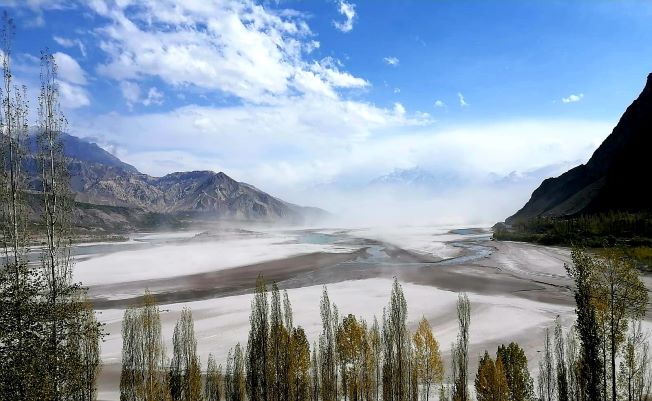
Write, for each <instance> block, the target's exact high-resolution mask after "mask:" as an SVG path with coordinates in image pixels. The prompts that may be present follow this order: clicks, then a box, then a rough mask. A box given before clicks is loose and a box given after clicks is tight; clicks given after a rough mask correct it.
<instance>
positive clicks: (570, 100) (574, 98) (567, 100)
mask: <svg viewBox="0 0 652 401" xmlns="http://www.w3.org/2000/svg"><path fill="white" fill-rule="evenodd" d="M583 97H584V94H583V93H580V94H577V95H569V96H568V97H565V98H562V99H561V101H562V102H563V103H575V102H579V101H580V100H582V98H583Z"/></svg>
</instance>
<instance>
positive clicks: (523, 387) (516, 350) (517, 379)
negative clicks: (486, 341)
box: [496, 342, 534, 401]
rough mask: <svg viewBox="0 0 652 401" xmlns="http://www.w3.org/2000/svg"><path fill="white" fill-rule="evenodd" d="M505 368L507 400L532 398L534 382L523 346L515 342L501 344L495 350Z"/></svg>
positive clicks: (521, 400) (525, 400) (524, 400)
mask: <svg viewBox="0 0 652 401" xmlns="http://www.w3.org/2000/svg"><path fill="white" fill-rule="evenodd" d="M498 359H500V361H501V363H502V366H503V367H504V369H505V378H506V379H507V388H508V390H509V401H530V400H533V399H534V384H533V381H532V378H531V377H530V371H529V370H528V365H527V356H526V355H525V351H523V348H521V347H519V345H518V344H517V343H515V342H512V343H510V344H509V345H507V346H505V345H501V346H499V347H498V351H497V352H496V360H498Z"/></svg>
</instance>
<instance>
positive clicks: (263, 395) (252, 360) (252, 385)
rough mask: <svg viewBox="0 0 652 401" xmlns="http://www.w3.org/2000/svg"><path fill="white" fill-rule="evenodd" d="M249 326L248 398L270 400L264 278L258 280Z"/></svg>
mask: <svg viewBox="0 0 652 401" xmlns="http://www.w3.org/2000/svg"><path fill="white" fill-rule="evenodd" d="M249 324H250V331H249V340H248V343H247V362H246V365H247V366H246V389H247V396H248V398H249V399H250V400H268V390H269V384H268V377H269V375H268V369H269V358H268V356H269V349H268V347H269V344H268V341H269V307H268V300H267V285H266V284H265V280H264V279H263V277H262V276H259V277H258V279H257V280H256V290H255V293H254V299H253V300H252V301H251V316H250V317H249Z"/></svg>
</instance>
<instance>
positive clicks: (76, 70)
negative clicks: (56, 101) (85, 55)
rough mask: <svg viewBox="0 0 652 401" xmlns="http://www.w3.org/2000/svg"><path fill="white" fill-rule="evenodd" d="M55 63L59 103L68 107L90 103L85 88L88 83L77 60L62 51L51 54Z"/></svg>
mask: <svg viewBox="0 0 652 401" xmlns="http://www.w3.org/2000/svg"><path fill="white" fill-rule="evenodd" d="M53 56H54V60H55V61H56V63H57V68H58V78H59V92H60V94H61V103H62V104H63V106H64V107H67V108H69V109H76V108H79V107H84V106H88V105H90V103H91V101H90V96H89V94H88V92H87V90H86V88H85V86H86V84H87V83H88V81H87V79H86V71H84V69H83V68H82V67H81V66H80V65H79V63H78V62H77V60H75V59H74V58H72V57H71V56H70V55H68V54H66V53H62V52H56V53H54V54H53Z"/></svg>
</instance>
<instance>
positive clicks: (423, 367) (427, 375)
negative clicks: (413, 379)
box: [412, 317, 444, 401]
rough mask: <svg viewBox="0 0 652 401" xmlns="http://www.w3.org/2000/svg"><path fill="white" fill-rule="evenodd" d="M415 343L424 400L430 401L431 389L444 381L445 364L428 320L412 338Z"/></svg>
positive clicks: (420, 324) (422, 321) (415, 356)
mask: <svg viewBox="0 0 652 401" xmlns="http://www.w3.org/2000/svg"><path fill="white" fill-rule="evenodd" d="M412 341H413V342H414V351H415V353H414V359H415V362H416V365H417V369H418V374H419V379H420V384H421V388H422V391H423V396H422V398H423V399H424V400H425V401H428V400H429V398H430V391H431V388H432V387H433V386H434V385H436V384H437V383H441V381H442V380H443V379H444V362H443V361H442V358H441V353H440V352H439V343H438V342H437V340H436V339H435V336H434V335H433V334H432V328H431V327H430V323H429V322H428V320H427V319H426V318H425V317H423V318H421V321H420V322H419V327H418V328H417V331H416V332H415V333H414V336H413V337H412Z"/></svg>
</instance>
